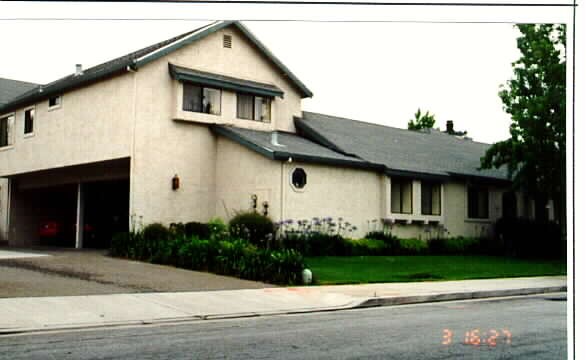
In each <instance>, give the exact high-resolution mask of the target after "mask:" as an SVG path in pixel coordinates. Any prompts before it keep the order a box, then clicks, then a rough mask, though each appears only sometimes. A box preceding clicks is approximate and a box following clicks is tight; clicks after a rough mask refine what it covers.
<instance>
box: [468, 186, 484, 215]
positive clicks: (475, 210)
mask: <svg viewBox="0 0 586 360" xmlns="http://www.w3.org/2000/svg"><path fill="white" fill-rule="evenodd" d="M468 217H469V218H470V219H488V189H487V188H486V187H480V186H470V187H468Z"/></svg>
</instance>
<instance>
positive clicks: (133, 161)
mask: <svg viewBox="0 0 586 360" xmlns="http://www.w3.org/2000/svg"><path fill="white" fill-rule="evenodd" d="M126 70H127V71H128V72H132V76H133V91H132V92H133V94H132V135H131V136H132V138H131V145H130V146H131V149H130V194H128V195H129V204H128V205H129V214H128V229H129V230H130V231H132V230H134V224H131V223H130V222H131V221H133V218H134V216H133V215H135V214H134V206H135V204H134V195H135V194H134V191H135V184H134V179H135V170H136V89H137V74H136V70H135V69H133V68H132V67H131V66H127V67H126Z"/></svg>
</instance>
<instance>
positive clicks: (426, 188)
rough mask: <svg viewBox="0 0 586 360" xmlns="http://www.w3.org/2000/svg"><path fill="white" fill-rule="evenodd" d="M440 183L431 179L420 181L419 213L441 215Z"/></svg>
mask: <svg viewBox="0 0 586 360" xmlns="http://www.w3.org/2000/svg"><path fill="white" fill-rule="evenodd" d="M441 193H442V184H441V183H439V182H432V181H421V214H422V215H441V208H442V203H441V201H442V197H441Z"/></svg>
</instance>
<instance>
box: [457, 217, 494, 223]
mask: <svg viewBox="0 0 586 360" xmlns="http://www.w3.org/2000/svg"><path fill="white" fill-rule="evenodd" d="M464 222H467V223H479V224H491V223H493V221H492V220H491V219H474V218H466V219H464Z"/></svg>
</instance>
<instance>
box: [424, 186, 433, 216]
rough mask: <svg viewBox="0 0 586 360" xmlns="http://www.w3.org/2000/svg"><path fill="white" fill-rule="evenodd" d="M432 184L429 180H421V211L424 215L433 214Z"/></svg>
mask: <svg viewBox="0 0 586 360" xmlns="http://www.w3.org/2000/svg"><path fill="white" fill-rule="evenodd" d="M431 193H432V191H431V184H429V183H427V182H423V181H422V182H421V213H422V214H423V215H431V208H432V205H431V202H432V196H431Z"/></svg>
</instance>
